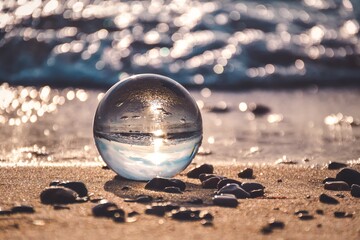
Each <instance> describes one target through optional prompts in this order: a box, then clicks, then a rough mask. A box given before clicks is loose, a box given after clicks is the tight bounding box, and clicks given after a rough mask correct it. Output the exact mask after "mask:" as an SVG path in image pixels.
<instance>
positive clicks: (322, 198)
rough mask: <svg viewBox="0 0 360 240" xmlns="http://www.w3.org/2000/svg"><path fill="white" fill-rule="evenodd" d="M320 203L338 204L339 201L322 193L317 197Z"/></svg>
mask: <svg viewBox="0 0 360 240" xmlns="http://www.w3.org/2000/svg"><path fill="white" fill-rule="evenodd" d="M319 200H320V202H322V203H326V204H338V203H339V201H338V200H337V199H335V198H333V197H331V196H329V195H327V194H325V193H322V194H321V195H320V197H319Z"/></svg>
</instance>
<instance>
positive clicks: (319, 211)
mask: <svg viewBox="0 0 360 240" xmlns="http://www.w3.org/2000/svg"><path fill="white" fill-rule="evenodd" d="M315 212H316V213H317V214H319V215H324V210H322V209H316V211H315Z"/></svg>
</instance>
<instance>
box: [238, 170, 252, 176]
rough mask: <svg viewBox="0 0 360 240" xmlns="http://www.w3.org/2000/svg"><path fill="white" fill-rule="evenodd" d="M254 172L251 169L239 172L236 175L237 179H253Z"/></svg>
mask: <svg viewBox="0 0 360 240" xmlns="http://www.w3.org/2000/svg"><path fill="white" fill-rule="evenodd" d="M253 173H254V171H253V170H252V168H245V169H244V170H242V171H241V172H239V173H238V177H239V178H253Z"/></svg>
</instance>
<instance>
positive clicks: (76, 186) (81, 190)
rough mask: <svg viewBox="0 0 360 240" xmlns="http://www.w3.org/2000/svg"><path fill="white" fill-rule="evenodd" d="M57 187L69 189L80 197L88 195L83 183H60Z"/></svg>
mask: <svg viewBox="0 0 360 240" xmlns="http://www.w3.org/2000/svg"><path fill="white" fill-rule="evenodd" d="M57 186H62V187H66V188H69V189H71V190H73V191H75V192H77V194H79V197H85V196H87V194H88V190H87V188H86V185H85V183H83V182H60V183H59V184H58V185H57Z"/></svg>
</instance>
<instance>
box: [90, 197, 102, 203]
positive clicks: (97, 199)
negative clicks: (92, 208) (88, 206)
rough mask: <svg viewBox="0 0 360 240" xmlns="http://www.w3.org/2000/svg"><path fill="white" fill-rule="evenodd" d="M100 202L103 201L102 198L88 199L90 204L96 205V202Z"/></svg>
mask: <svg viewBox="0 0 360 240" xmlns="http://www.w3.org/2000/svg"><path fill="white" fill-rule="evenodd" d="M101 200H104V199H103V198H101V197H100V198H91V199H90V202H92V203H98V202H100V201H101Z"/></svg>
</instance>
